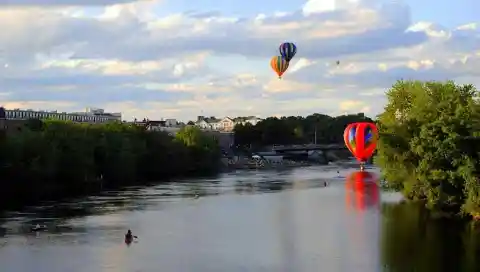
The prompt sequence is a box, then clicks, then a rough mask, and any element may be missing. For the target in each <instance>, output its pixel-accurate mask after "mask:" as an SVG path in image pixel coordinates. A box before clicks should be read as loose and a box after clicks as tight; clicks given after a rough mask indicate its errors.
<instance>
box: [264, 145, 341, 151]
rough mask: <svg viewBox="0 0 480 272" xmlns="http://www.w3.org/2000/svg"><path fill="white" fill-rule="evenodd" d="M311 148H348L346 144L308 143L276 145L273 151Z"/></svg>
mask: <svg viewBox="0 0 480 272" xmlns="http://www.w3.org/2000/svg"><path fill="white" fill-rule="evenodd" d="M310 150H321V151H329V150H347V147H346V146H345V145H344V144H306V145H274V146H273V149H272V151H274V152H277V153H282V152H292V151H310Z"/></svg>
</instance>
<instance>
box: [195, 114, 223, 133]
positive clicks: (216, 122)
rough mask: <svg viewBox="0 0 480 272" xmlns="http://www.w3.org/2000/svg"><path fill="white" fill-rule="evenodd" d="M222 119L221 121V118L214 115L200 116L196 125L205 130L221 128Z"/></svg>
mask: <svg viewBox="0 0 480 272" xmlns="http://www.w3.org/2000/svg"><path fill="white" fill-rule="evenodd" d="M220 121H221V120H220V119H217V118H215V117H214V116H211V117H204V116H198V117H197V122H195V125H196V126H197V127H199V128H201V129H205V130H220Z"/></svg>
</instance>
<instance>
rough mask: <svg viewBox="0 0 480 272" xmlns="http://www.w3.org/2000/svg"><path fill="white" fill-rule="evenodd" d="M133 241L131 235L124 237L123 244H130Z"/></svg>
mask: <svg viewBox="0 0 480 272" xmlns="http://www.w3.org/2000/svg"><path fill="white" fill-rule="evenodd" d="M132 242H133V237H131V238H127V237H125V244H131V243H132Z"/></svg>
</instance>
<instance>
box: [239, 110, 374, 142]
mask: <svg viewBox="0 0 480 272" xmlns="http://www.w3.org/2000/svg"><path fill="white" fill-rule="evenodd" d="M353 122H372V120H371V119H370V118H368V117H365V116H364V115H363V114H362V113H359V114H353V115H342V116H337V117H330V116H328V115H323V114H317V113H315V114H312V115H309V116H307V117H305V118H304V117H301V116H289V117H282V118H276V117H270V118H267V119H265V120H263V121H261V122H259V123H257V124H256V125H255V126H253V125H251V124H248V123H247V124H245V125H241V124H239V125H236V126H235V128H234V132H235V144H236V145H239V146H254V147H262V146H265V145H272V144H306V143H314V142H317V143H328V144H330V143H343V131H344V130H345V127H346V126H347V125H348V124H350V123H353ZM315 137H316V139H315Z"/></svg>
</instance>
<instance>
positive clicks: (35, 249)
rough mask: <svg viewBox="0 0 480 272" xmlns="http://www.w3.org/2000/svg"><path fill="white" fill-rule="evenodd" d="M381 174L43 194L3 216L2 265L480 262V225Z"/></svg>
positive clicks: (244, 267) (329, 173) (242, 175)
mask: <svg viewBox="0 0 480 272" xmlns="http://www.w3.org/2000/svg"><path fill="white" fill-rule="evenodd" d="M338 169H340V177H338V174H337V173H336V171H337V170H338ZM370 171H375V170H374V169H372V170H370ZM375 181H377V182H378V180H376V178H375V174H374V173H373V172H372V173H371V174H370V175H369V174H363V176H362V174H359V173H355V172H354V170H353V169H349V168H348V167H347V166H343V167H342V166H330V167H310V168H300V169H294V170H289V171H270V172H263V171H262V172H260V171H259V172H256V171H240V172H236V173H230V174H225V175H222V176H221V177H219V178H218V179H209V180H192V181H184V182H181V183H175V184H163V185H159V186H155V187H149V188H129V189H127V190H123V191H120V192H109V193H105V194H103V195H101V196H96V197H90V198H84V199H77V200H73V201H71V202H68V203H67V202H66V203H47V204H46V205H44V206H41V207H31V208H29V209H27V210H26V211H24V212H22V213H20V212H11V213H8V214H7V215H6V216H5V218H4V219H2V221H0V226H1V227H2V228H1V229H0V271H2V272H10V271H27V272H28V271H49V272H66V271H68V272H78V271H88V272H96V271H101V272H106V271H115V272H124V271H125V272H135V271H149V272H150V271H151V272H158V271H162V272H164V271H167V272H168V271H174V272H177V271H178V272H186V271H195V272H197V271H198V272H203V271H205V272H214V271H222V272H226V271H232V272H236V271H275V272H281V271H285V272H302V271H312V272H313V271H326V272H330V271H331V272H336V271H339V272H341V271H353V272H375V271H399V272H400V271H401V272H410V271H412V272H413V271H436V272H439V271H480V266H479V262H480V259H479V258H480V250H479V248H480V234H479V233H478V232H473V231H469V229H468V227H467V226H465V225H458V224H453V223H452V222H432V221H429V220H427V218H426V214H425V212H424V211H423V210H422V209H420V208H419V207H417V206H412V205H406V204H399V200H400V197H399V196H398V195H396V194H390V193H380V190H379V188H378V187H377V185H376V184H375ZM325 182H327V186H326V187H325ZM195 194H199V195H201V197H200V198H198V199H195V198H194V197H193V196H194V195H195ZM36 223H41V224H46V225H47V226H48V227H49V230H48V231H45V232H38V233H31V232H30V231H29V227H30V226H31V225H32V224H36ZM128 228H131V229H132V230H133V232H134V234H135V235H138V236H139V239H138V240H137V241H136V242H134V243H132V244H131V245H130V246H127V245H126V244H125V243H124V240H123V234H124V233H125V231H126V229H128ZM1 236H3V237H1Z"/></svg>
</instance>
